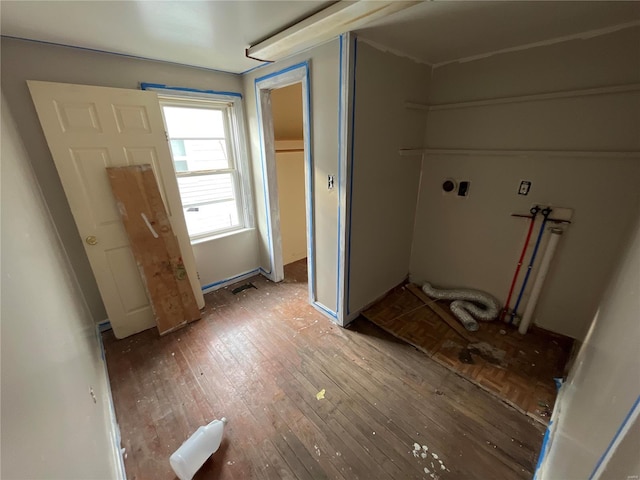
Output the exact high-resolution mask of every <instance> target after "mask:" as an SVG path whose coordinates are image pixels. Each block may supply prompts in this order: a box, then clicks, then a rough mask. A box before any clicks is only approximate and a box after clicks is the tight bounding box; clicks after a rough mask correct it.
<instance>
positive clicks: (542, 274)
mask: <svg viewBox="0 0 640 480" xmlns="http://www.w3.org/2000/svg"><path fill="white" fill-rule="evenodd" d="M561 236H562V229H560V228H552V229H551V236H550V237H549V243H548V244H547V249H546V250H545V252H544V257H542V262H541V263H540V269H539V270H538V275H537V276H536V281H535V283H534V284H533V288H532V289H531V296H530V297H529V302H528V303H527V309H526V310H525V311H524V315H523V316H522V321H521V322H520V326H519V327H518V331H519V332H520V333H521V334H523V335H524V334H525V333H527V330H528V328H529V324H530V323H531V317H533V312H534V311H535V309H536V304H537V303H538V297H540V292H541V291H542V286H543V285H544V280H545V278H546V277H547V272H548V271H549V266H550V265H551V261H552V260H553V256H554V254H555V253H556V247H557V246H558V241H559V240H560V237H561Z"/></svg>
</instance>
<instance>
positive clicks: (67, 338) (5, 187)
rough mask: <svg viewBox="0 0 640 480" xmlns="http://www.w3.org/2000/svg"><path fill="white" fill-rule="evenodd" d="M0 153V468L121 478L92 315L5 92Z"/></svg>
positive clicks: (11, 473)
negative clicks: (0, 269)
mask: <svg viewBox="0 0 640 480" xmlns="http://www.w3.org/2000/svg"><path fill="white" fill-rule="evenodd" d="M3 41H4V40H3ZM1 157H2V167H1V176H2V202H1V204H2V335H1V338H2V345H1V347H0V350H1V352H2V359H1V363H2V372H1V375H0V376H1V378H2V419H1V423H2V439H1V441H0V443H1V445H2V470H1V473H0V476H2V478H96V479H97V478H124V477H123V476H121V475H120V472H121V470H120V463H119V461H118V458H119V454H120V452H119V448H118V446H117V445H116V444H115V437H114V436H113V434H114V433H115V432H114V428H113V424H112V423H111V408H112V407H111V401H110V394H109V391H108V379H107V376H106V369H105V365H104V362H103V360H102V359H101V356H100V348H99V345H98V341H97V338H96V331H95V324H94V323H93V321H92V318H91V316H90V314H89V312H88V310H87V307H86V304H85V302H84V301H83V298H82V295H81V293H80V290H79V288H78V282H77V279H76V277H75V276H74V274H73V272H72V270H71V268H70V266H69V263H68V259H67V256H66V255H65V252H64V250H63V248H62V246H61V244H60V239H59V237H58V235H57V232H56V230H55V227H54V225H53V223H52V221H51V218H50V216H49V212H48V211H47V206H46V205H45V202H44V199H43V198H42V193H41V191H40V189H39V188H38V184H37V182H36V179H35V176H34V174H33V171H32V169H31V166H30V164H29V159H28V157H27V152H26V151H25V148H24V146H23V144H22V141H21V138H20V135H19V133H18V132H17V129H16V126H15V123H14V121H13V118H12V117H11V115H10V112H9V110H8V109H7V105H6V103H5V97H4V94H3V97H2V152H1ZM91 392H93V394H94V395H95V400H94V399H93V398H92V395H91Z"/></svg>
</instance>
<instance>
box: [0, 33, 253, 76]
mask: <svg viewBox="0 0 640 480" xmlns="http://www.w3.org/2000/svg"><path fill="white" fill-rule="evenodd" d="M0 37H1V38H11V39H13V40H22V41H24V42H32V43H42V44H43V45H54V46H56V47H65V48H74V49H76V50H84V51H85V52H94V53H105V54H107V55H115V56H117V57H125V58H132V59H134V60H146V61H149V62H159V63H166V64H169V65H177V66H179V67H188V68H197V69H198V70H205V71H207V72H216V73H224V74H226V75H241V74H239V73H235V72H228V71H226V70H218V69H216V68H208V67H200V66H198V65H190V64H188V63H179V62H170V61H167V60H158V59H157V58H149V57H141V56H139V55H130V54H128V53H118V52H110V51H109V50H99V49H97V48H89V47H79V46H77V45H68V44H66V43H57V42H47V41H45V40H34V39H32V38H24V37H16V36H12V35H0Z"/></svg>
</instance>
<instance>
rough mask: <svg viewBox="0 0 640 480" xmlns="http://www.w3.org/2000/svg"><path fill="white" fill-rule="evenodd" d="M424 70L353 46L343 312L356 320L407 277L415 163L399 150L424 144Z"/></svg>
mask: <svg viewBox="0 0 640 480" xmlns="http://www.w3.org/2000/svg"><path fill="white" fill-rule="evenodd" d="M430 71H431V70H430V68H429V67H428V66H426V65H422V64H418V63H415V62H413V61H411V60H408V59H406V58H401V57H398V56H396V55H393V54H391V53H386V52H382V51H380V50H377V49H376V48H374V47H372V46H370V45H369V44H367V43H364V42H363V41H358V43H357V55H356V67H355V79H356V86H355V130H354V132H353V134H354V137H355V138H354V146H353V190H352V217H351V248H350V250H349V252H350V268H349V275H348V279H347V281H348V284H349V287H348V292H349V297H348V298H349V309H350V313H352V312H355V311H357V310H359V309H361V308H362V307H364V306H366V305H367V304H368V303H370V302H372V301H374V300H376V299H377V298H378V297H379V296H381V295H382V294H384V293H385V292H387V291H388V290H390V289H391V288H393V287H395V286H396V285H397V284H398V283H400V282H401V281H402V280H404V279H405V278H406V276H407V275H408V273H409V258H410V253H411V239H412V236H413V224H414V218H415V209H416V199H417V195H418V185H419V181H420V157H415V158H409V157H400V155H399V154H398V150H399V149H400V148H419V147H422V146H423V143H424V129H425V125H426V116H425V115H424V114H423V113H422V112H419V111H416V110H408V109H406V108H405V106H404V103H405V102H406V101H412V102H421V103H426V101H427V98H428V91H429V77H430Z"/></svg>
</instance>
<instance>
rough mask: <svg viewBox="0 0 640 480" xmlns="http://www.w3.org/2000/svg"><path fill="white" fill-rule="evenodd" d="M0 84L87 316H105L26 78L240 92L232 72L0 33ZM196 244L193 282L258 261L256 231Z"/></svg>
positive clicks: (212, 280) (98, 318) (230, 274)
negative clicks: (76, 277)
mask: <svg viewBox="0 0 640 480" xmlns="http://www.w3.org/2000/svg"><path fill="white" fill-rule="evenodd" d="M1 49H2V71H1V75H2V77H1V80H2V88H3V90H4V91H5V93H6V97H7V106H8V108H9V109H10V110H11V112H12V114H13V115H14V117H15V121H16V124H17V126H18V131H19V134H20V137H21V138H22V139H23V141H24V144H25V146H26V149H27V154H28V156H29V161H30V163H31V164H32V166H33V169H34V172H35V175H36V178H37V179H38V183H39V184H40V186H41V188H42V192H43V194H44V198H45V200H46V202H47V205H48V208H49V209H50V211H51V215H52V217H53V220H54V223H55V225H56V227H57V229H58V231H59V232H60V237H61V239H62V244H63V246H64V249H65V251H66V252H67V254H68V255H69V259H70V261H71V264H72V266H73V269H74V271H75V273H76V275H77V276H78V279H79V282H80V286H81V288H82V292H83V294H84V296H85V298H86V300H87V303H88V305H89V308H90V310H91V313H92V316H93V318H94V320H95V321H97V322H99V321H102V320H104V319H105V318H106V312H105V311H104V306H103V304H102V300H101V298H100V293H99V291H98V287H97V285H96V283H95V279H94V277H93V272H92V271H91V267H90V266H89V262H88V260H87V257H86V254H85V253H84V248H83V247H82V243H81V239H80V236H79V234H78V231H77V228H76V226H75V223H74V221H73V217H72V215H71V211H70V209H69V205H68V202H67V199H66V197H65V194H64V190H63V189H62V185H61V184H60V180H59V177H58V173H57V171H56V168H55V165H54V163H53V160H52V158H51V154H50V152H49V149H48V147H47V144H46V141H45V138H44V135H43V133H42V129H41V127H40V123H39V121H38V117H37V115H36V112H35V109H34V107H33V102H32V101H31V97H30V95H29V91H28V89H27V85H26V80H44V81H50V82H62V83H77V84H85V85H99V86H106V87H118V88H131V89H138V88H139V84H140V82H151V83H160V84H166V85H171V86H181V87H189V88H198V89H207V90H222V91H232V92H239V93H242V89H243V87H242V80H241V77H240V76H239V75H234V74H226V73H221V72H214V71H210V70H205V69H199V68H191V67H185V66H179V65H173V64H168V63H162V62H154V61H149V60H141V59H136V58H128V57H123V56H118V55H111V54H106V53H97V52H91V51H86V50H81V49H75V48H69V47H60V46H54V45H46V44H41V43H36V42H28V41H23V40H15V39H8V38H3V39H2V44H1ZM234 237H237V238H233V237H224V238H222V239H220V240H214V241H211V242H206V243H200V244H198V245H196V246H194V254H195V257H196V263H197V266H198V271H199V273H200V283H201V285H209V284H212V283H215V282H218V281H222V280H224V279H227V278H230V277H233V276H235V275H238V274H241V273H245V272H247V271H250V270H254V269H256V268H257V267H258V264H259V263H258V249H257V232H256V231H255V230H250V231H247V232H243V233H241V234H238V235H237V236H234Z"/></svg>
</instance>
